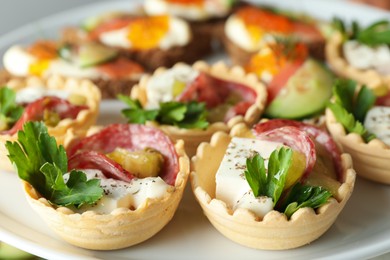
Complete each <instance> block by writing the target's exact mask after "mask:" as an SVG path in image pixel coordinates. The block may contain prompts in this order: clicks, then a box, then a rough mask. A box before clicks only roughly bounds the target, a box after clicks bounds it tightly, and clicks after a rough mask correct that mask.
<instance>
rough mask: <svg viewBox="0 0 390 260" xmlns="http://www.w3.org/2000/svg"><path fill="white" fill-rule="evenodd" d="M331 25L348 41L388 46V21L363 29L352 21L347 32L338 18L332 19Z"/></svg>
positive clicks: (389, 33) (389, 25)
mask: <svg viewBox="0 0 390 260" xmlns="http://www.w3.org/2000/svg"><path fill="white" fill-rule="evenodd" d="M332 25H333V27H334V28H335V29H336V30H338V31H340V32H341V33H342V34H343V35H344V37H345V38H346V39H349V40H356V41H358V42H360V43H363V44H365V45H369V46H377V45H380V44H390V21H388V20H380V21H377V22H374V23H372V24H370V25H369V26H367V27H365V28H362V27H361V26H360V25H359V24H358V23H357V22H356V21H353V22H352V24H351V28H350V30H349V31H348V29H347V26H346V25H345V23H344V22H343V21H342V20H341V19H339V18H334V19H333V22H332Z"/></svg>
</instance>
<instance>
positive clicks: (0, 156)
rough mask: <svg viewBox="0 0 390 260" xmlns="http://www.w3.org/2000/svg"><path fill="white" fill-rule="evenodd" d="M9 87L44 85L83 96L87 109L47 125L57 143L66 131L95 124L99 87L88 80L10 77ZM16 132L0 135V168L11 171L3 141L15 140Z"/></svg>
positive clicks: (16, 89) (99, 98)
mask: <svg viewBox="0 0 390 260" xmlns="http://www.w3.org/2000/svg"><path fill="white" fill-rule="evenodd" d="M6 85H7V86H8V87H9V88H11V89H14V90H15V91H18V90H20V89H23V88H25V87H28V86H45V87H47V88H48V89H58V90H67V91H69V92H71V93H73V94H78V95H81V96H84V97H85V98H86V99H85V100H86V103H85V105H86V106H88V109H86V110H82V111H80V113H79V114H78V115H77V118H76V119H69V118H67V119H63V120H61V121H60V122H59V123H58V124H57V126H55V127H50V126H49V127H48V132H49V134H50V135H51V136H54V137H55V138H56V140H57V143H58V144H63V143H64V137H65V134H66V132H67V131H69V130H72V131H75V132H82V131H85V130H86V129H87V128H89V127H90V126H91V125H93V124H95V122H96V119H97V117H98V113H99V105H100V100H101V95H100V91H99V89H98V88H97V87H96V86H95V85H94V84H93V83H92V82H91V81H89V80H76V79H67V78H63V77H60V76H52V77H49V78H48V79H41V78H38V77H29V78H25V79H16V78H15V79H11V80H10V81H8V83H7V84H6ZM16 139H17V133H16V134H14V135H0V165H1V169H3V170H8V171H11V170H13V166H12V164H11V163H10V161H9V159H8V157H7V154H8V152H7V149H6V148H5V143H6V142H7V141H11V142H13V141H16Z"/></svg>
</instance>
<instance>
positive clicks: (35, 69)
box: [28, 60, 50, 76]
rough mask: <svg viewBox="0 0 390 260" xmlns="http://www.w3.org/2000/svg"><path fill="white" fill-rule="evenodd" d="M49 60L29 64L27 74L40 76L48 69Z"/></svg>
mask: <svg viewBox="0 0 390 260" xmlns="http://www.w3.org/2000/svg"><path fill="white" fill-rule="evenodd" d="M49 65H50V60H38V61H37V62H35V63H33V64H30V66H29V69H28V72H29V73H30V74H31V75H35V76H42V74H43V72H44V71H45V70H47V69H48V68H49Z"/></svg>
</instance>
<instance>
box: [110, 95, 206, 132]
mask: <svg viewBox="0 0 390 260" xmlns="http://www.w3.org/2000/svg"><path fill="white" fill-rule="evenodd" d="M118 99H120V100H121V101H123V102H124V103H126V104H127V105H128V106H129V108H126V109H123V110H122V114H123V115H124V116H125V117H126V118H127V119H128V122H129V123H137V124H145V122H146V121H157V122H158V123H160V124H167V125H175V126H178V127H180V128H199V129H205V128H207V127H208V125H209V123H208V121H207V120H206V116H207V111H206V106H205V103H198V102H195V101H191V102H188V103H182V102H177V101H170V102H164V103H160V108H159V109H149V110H148V109H143V108H142V105H141V104H140V102H139V101H138V100H134V99H131V98H129V97H127V96H124V95H118Z"/></svg>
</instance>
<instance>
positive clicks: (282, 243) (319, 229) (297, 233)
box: [190, 124, 355, 250]
mask: <svg viewBox="0 0 390 260" xmlns="http://www.w3.org/2000/svg"><path fill="white" fill-rule="evenodd" d="M248 133H249V135H248ZM233 136H241V137H250V130H249V129H248V127H247V126H245V125H243V124H239V125H236V126H235V127H234V128H233V129H232V131H231V133H230V135H228V134H226V133H222V132H219V133H215V134H214V135H213V136H212V138H211V142H210V143H202V144H201V145H200V146H199V148H198V150H197V154H196V156H195V157H193V158H192V170H193V171H192V172H191V175H190V178H191V185H192V189H193V192H194V194H195V197H196V199H197V200H198V202H199V204H200V205H201V207H202V209H203V211H204V213H205V214H206V216H207V217H208V219H209V220H210V222H211V223H212V224H213V225H214V227H215V228H216V229H217V230H218V231H220V232H221V233H222V234H223V235H225V236H226V237H228V238H229V239H231V240H233V241H235V242H237V243H239V244H242V245H244V246H248V247H252V248H256V249H267V250H283V249H290V248H296V247H299V246H303V245H305V244H308V243H310V242H312V241H314V240H315V239H317V238H319V237H320V236H321V235H322V234H323V233H325V232H326V231H327V230H328V229H329V228H330V226H331V225H332V224H333V223H334V221H335V220H336V218H337V216H338V214H339V213H340V212H341V210H342V209H343V208H344V206H345V204H346V202H347V201H348V199H349V197H350V196H351V193H352V190H353V187H354V183H355V172H354V170H353V169H352V160H351V157H350V156H349V155H348V154H343V155H342V167H343V178H344V182H343V183H342V185H341V186H340V188H339V189H338V190H337V194H336V195H335V196H334V198H331V199H330V200H329V202H328V203H326V204H325V205H323V206H321V207H320V208H318V209H317V210H313V209H312V208H301V209H299V210H298V211H297V212H295V213H294V214H293V215H292V216H291V219H290V220H288V219H287V217H286V215H284V214H283V213H280V212H278V211H275V210H273V211H271V212H269V213H268V214H266V215H265V216H264V218H263V219H259V217H257V216H255V214H254V213H252V212H251V211H249V210H247V209H237V210H235V211H233V210H232V209H231V208H230V207H229V206H228V205H226V203H225V202H223V201H221V200H218V199H216V198H215V189H216V184H215V174H216V172H217V170H218V167H219V165H220V162H221V161H222V158H223V156H224V154H225V151H226V148H227V146H228V144H229V143H230V140H231V138H232V137H233ZM211 154H212V156H211ZM335 198H337V199H335Z"/></svg>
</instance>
